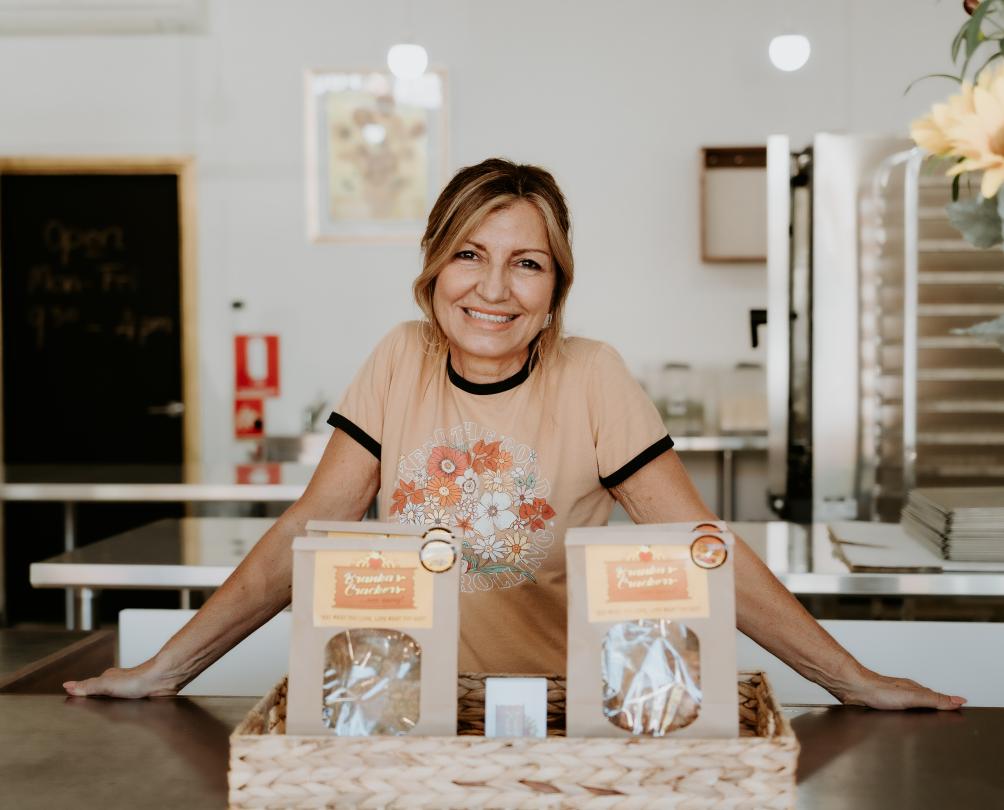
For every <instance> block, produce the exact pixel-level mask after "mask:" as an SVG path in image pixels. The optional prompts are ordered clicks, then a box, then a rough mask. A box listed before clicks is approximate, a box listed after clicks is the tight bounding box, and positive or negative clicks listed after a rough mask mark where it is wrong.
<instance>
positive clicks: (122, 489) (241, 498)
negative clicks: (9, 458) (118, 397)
mask: <svg viewBox="0 0 1004 810" xmlns="http://www.w3.org/2000/svg"><path fill="white" fill-rule="evenodd" d="M313 469H314V468H313V467H311V466H307V465H301V464H275V463H272V464H246V465H240V464H226V465H192V464H188V465H181V466H162V467H157V466H97V465H95V466H88V467H81V466H55V465H53V466H49V465H38V466H7V467H4V468H3V477H2V479H0V500H3V501H34V502H50V503H52V502H54V503H62V504H63V547H64V549H65V550H66V551H71V550H73V549H74V548H75V547H76V538H77V527H76V505H77V504H78V503H84V502H86V503H92V502H103V503H130V502H131V503H156V502H161V503H163V502H167V503H287V502H292V501H295V500H296V499H297V498H299V497H300V495H301V494H302V493H303V490H304V489H305V488H306V485H307V482H308V481H309V480H310V476H311V474H312V473H313ZM273 478H277V479H278V481H273V480H271V479H273ZM75 612H76V609H75V605H74V595H73V593H72V592H71V591H69V590H68V591H67V594H66V626H67V627H70V628H72V627H74V626H81V627H82V628H83V629H90V626H89V625H86V624H83V623H82V622H77V621H75V620H74V616H75Z"/></svg>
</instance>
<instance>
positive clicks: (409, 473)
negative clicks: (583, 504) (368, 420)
mask: <svg viewBox="0 0 1004 810" xmlns="http://www.w3.org/2000/svg"><path fill="white" fill-rule="evenodd" d="M397 472H398V476H397V478H398V480H397V483H396V487H395V489H394V491H393V493H392V495H391V506H390V514H391V515H392V516H393V517H395V518H396V519H397V520H399V521H400V522H401V523H410V524H415V525H426V526H430V525H439V526H449V527H451V528H452V529H453V531H454V532H455V533H456V535H457V536H458V537H459V538H461V540H462V546H463V560H462V563H461V576H460V585H461V588H462V589H463V590H464V591H466V592H473V591H488V590H494V589H498V588H511V587H514V586H516V585H521V584H523V583H525V582H536V581H537V579H536V576H535V573H536V572H537V571H538V569H539V568H540V567H541V565H542V564H543V563H544V561H545V560H546V559H547V555H548V551H549V549H550V547H551V546H552V545H553V543H554V532H553V528H554V519H555V518H556V514H555V511H554V508H553V507H552V506H551V504H550V503H548V500H547V499H548V497H549V495H550V484H549V483H548V481H547V479H545V478H543V477H541V475H540V470H539V467H538V456H537V452H536V451H535V450H534V449H533V448H531V447H528V446H527V445H524V444H520V443H519V442H517V441H516V440H515V439H513V438H512V437H507V436H499V435H497V434H496V433H495V432H494V431H491V430H488V429H486V428H483V427H481V426H479V425H477V424H475V423H473V422H465V423H464V424H462V425H457V426H455V427H453V428H450V429H449V430H442V429H440V430H437V431H435V433H434V435H433V436H432V437H431V438H430V439H429V440H427V441H426V442H425V443H424V444H423V445H422V447H420V448H418V449H416V450H414V451H413V452H411V453H409V454H407V455H405V456H402V457H401V460H400V462H399V463H398V471H397Z"/></svg>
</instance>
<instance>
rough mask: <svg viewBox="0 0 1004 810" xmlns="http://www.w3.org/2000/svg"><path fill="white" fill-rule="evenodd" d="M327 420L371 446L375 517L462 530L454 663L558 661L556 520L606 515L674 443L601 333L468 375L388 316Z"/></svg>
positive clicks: (595, 520) (598, 521) (560, 526)
mask: <svg viewBox="0 0 1004 810" xmlns="http://www.w3.org/2000/svg"><path fill="white" fill-rule="evenodd" d="M328 422H329V423H330V424H332V425H333V426H335V427H336V428H341V429H343V430H345V431H346V433H348V434H349V435H350V436H352V437H353V438H354V439H356V441H358V442H359V443H360V444H362V445H363V446H364V447H366V448H367V449H368V450H370V452H372V453H373V454H374V455H375V456H376V457H377V458H379V459H380V462H381V463H380V479H381V480H380V494H379V499H378V503H379V512H380V519H381V520H392V521H393V520H398V521H401V522H402V523H414V524H419V525H422V524H425V525H434V524H444V525H449V526H451V527H453V529H454V531H455V532H456V533H457V535H458V536H462V537H463V554H464V557H463V562H462V566H463V567H462V569H461V571H462V573H461V588H462V591H463V593H462V596H461V601H460V610H461V617H460V622H461V641H460V667H461V670H463V671H470V672H489V673H491V672H500V673H528V674H533V673H545V672H556V673H563V672H564V671H565V646H566V639H565V625H566V621H565V619H566V605H565V548H564V536H565V530H566V529H567V528H568V527H570V526H597V525H604V524H605V523H606V522H607V519H608V518H609V517H610V512H611V510H612V509H613V505H614V499H613V497H612V496H611V495H610V493H609V491H608V487H613V486H616V485H617V484H618V483H620V482H621V481H623V480H624V479H625V478H627V477H628V476H629V475H631V474H632V473H634V472H635V471H637V470H638V469H639V468H640V467H642V466H643V465H644V464H646V463H648V462H649V461H651V460H652V459H654V458H656V457H657V456H658V455H660V454H662V453H663V452H665V451H666V450H668V449H669V448H671V447H672V446H673V440H672V439H670V438H669V436H667V435H666V428H665V427H664V425H663V423H662V420H661V419H660V417H659V413H658V411H656V409H655V406H653V405H652V403H651V401H650V400H649V399H648V397H647V396H646V394H645V392H644V391H643V390H642V389H641V387H640V386H639V385H638V383H637V382H636V381H635V379H634V378H633V377H632V376H631V374H630V372H629V371H628V370H627V368H626V367H625V365H624V362H623V360H622V359H621V358H620V356H619V355H618V354H617V352H615V351H614V350H613V349H612V348H610V347H609V346H608V345H606V344H604V343H600V342H598V341H594V340H585V339H582V338H568V339H566V340H565V341H564V343H563V347H562V351H561V354H560V356H559V360H558V362H557V363H555V364H553V365H552V366H548V367H546V368H545V367H543V366H539V367H536V368H533V369H531V368H530V367H529V363H528V364H527V365H526V366H524V368H523V369H522V370H521V371H519V372H518V373H517V374H515V375H514V376H513V377H510V378H509V379H507V380H503V381H502V382H499V383H492V384H476V383H471V382H468V381H467V380H465V379H463V378H462V377H460V375H459V374H458V373H457V372H456V371H454V370H453V368H452V367H451V366H449V365H448V362H447V361H440V362H439V363H436V364H433V363H432V361H430V359H429V358H428V357H427V355H426V354H425V344H424V341H423V338H422V334H421V325H420V324H419V323H417V322H412V323H405V324H401V325H400V326H397V327H395V328H394V329H393V330H392V331H391V332H390V333H389V334H388V335H387V336H386V337H385V338H384V339H383V340H381V341H380V343H379V345H378V346H377V347H376V349H375V350H374V352H373V354H372V355H370V357H369V359H368V360H367V361H366V363H365V364H364V365H363V367H362V369H360V371H359V373H358V374H357V375H356V377H355V379H354V380H353V381H352V383H351V385H350V386H349V389H348V391H346V393H345V395H344V397H343V398H342V400H341V403H340V404H339V405H338V406H337V408H336V410H335V412H334V413H332V415H331V417H330V418H329V419H328Z"/></svg>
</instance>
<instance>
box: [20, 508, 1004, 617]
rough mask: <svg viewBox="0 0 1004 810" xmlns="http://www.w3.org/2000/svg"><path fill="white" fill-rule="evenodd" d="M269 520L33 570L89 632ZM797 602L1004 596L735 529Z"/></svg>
mask: <svg viewBox="0 0 1004 810" xmlns="http://www.w3.org/2000/svg"><path fill="white" fill-rule="evenodd" d="M272 522H273V520H272V519H271V518H181V519H168V520H160V521H157V522H155V523H151V524H149V525H147V526H141V527H140V528H138V529H133V530H132V531H128V532H124V533H122V534H119V535H116V536H114V537H110V538H108V539H107V540H101V541H99V542H97V543H92V544H91V545H88V546H85V547H83V548H80V549H76V550H73V551H68V552H65V553H63V554H60V555H58V556H56V557H51V558H50V559H48V560H44V561H43V562H38V563H33V564H32V566H31V584H32V585H33V586H35V587H36V588H71V589H73V590H74V591H76V592H77V594H78V598H79V602H80V608H81V611H80V620H81V621H80V624H81V627H82V628H83V629H91V626H92V624H93V615H92V602H93V597H94V592H95V591H98V590H102V589H105V588H163V589H170V590H180V591H181V592H182V599H183V604H187V602H186V594H187V593H188V591H189V590H190V589H211V588H217V587H219V586H220V585H221V584H223V581H224V580H225V579H226V578H227V577H228V576H229V575H230V572H231V571H233V569H234V568H235V567H236V565H237V564H238V563H239V562H240V561H241V560H242V559H243V558H244V556H245V555H246V554H247V552H248V551H249V550H250V548H251V546H252V545H254V543H255V542H256V541H257V540H258V538H260V537H261V536H262V535H263V534H264V533H265V531H266V530H267V529H268V528H269V527H270V526H271V525H272ZM731 525H732V527H733V529H734V530H735V531H736V532H737V533H738V534H739V535H740V536H742V537H743V538H744V539H745V540H746V541H747V542H748V543H749V545H750V547H751V548H752V549H753V551H755V552H756V553H757V554H758V555H759V556H760V558H761V559H763V560H764V561H765V562H766V563H767V565H768V567H769V568H770V569H771V570H772V571H773V572H774V574H775V575H777V577H778V579H780V580H781V582H783V583H784V585H785V586H786V587H787V588H788V589H789V590H790V591H791V592H792V593H795V594H798V595H806V596H809V595H821V594H837V595H844V596H904V597H905V596H979V597H982V596H991V597H1004V577H1002V576H1000V575H999V574H997V575H995V574H982V573H947V574H852V573H850V572H849V571H848V570H847V567H846V566H845V565H844V563H842V562H841V561H840V560H839V559H837V558H836V557H834V555H833V552H832V548H831V545H830V539H829V535H828V534H827V532H826V526H825V524H821V523H820V524H815V525H813V526H810V527H804V526H798V525H795V524H792V523H784V522H781V521H772V522H770V523H744V522H735V523H733V524H731Z"/></svg>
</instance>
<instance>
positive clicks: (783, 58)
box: [767, 34, 812, 73]
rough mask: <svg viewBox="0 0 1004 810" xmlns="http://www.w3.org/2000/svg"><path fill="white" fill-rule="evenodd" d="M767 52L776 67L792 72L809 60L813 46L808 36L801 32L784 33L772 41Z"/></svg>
mask: <svg viewBox="0 0 1004 810" xmlns="http://www.w3.org/2000/svg"><path fill="white" fill-rule="evenodd" d="M767 52H768V53H769V54H770V61H771V62H773V63H774V67H776V68H777V69H778V70H784V71H786V72H789V73H790V72H791V71H793V70H798V69H799V68H800V67H802V66H803V65H804V64H805V63H806V62H808V61H809V54H810V53H811V52H812V47H811V46H810V45H809V39H808V37H804V36H802V35H801V34H782V35H781V36H777V37H774V39H772V40H771V41H770V47H769V48H768V49H767Z"/></svg>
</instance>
